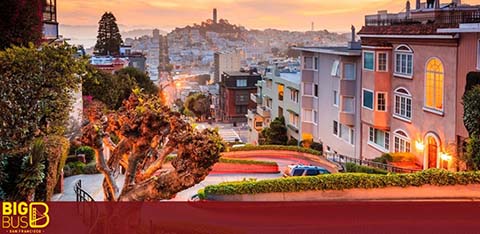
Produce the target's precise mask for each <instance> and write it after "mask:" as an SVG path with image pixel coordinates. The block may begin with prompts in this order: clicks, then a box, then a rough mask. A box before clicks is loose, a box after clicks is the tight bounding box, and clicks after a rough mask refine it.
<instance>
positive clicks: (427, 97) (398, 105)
mask: <svg viewBox="0 0 480 234" xmlns="http://www.w3.org/2000/svg"><path fill="white" fill-rule="evenodd" d="M405 9H406V12H401V13H398V14H389V13H387V12H386V11H379V12H378V14H376V15H367V16H366V17H365V26H364V27H363V28H362V29H361V30H360V32H359V35H360V37H361V41H362V61H363V63H362V91H361V92H362V93H361V121H362V127H361V139H362V144H361V158H365V159H372V158H375V157H378V156H380V155H381V154H382V153H385V152H408V153H410V154H412V155H414V156H415V157H416V159H417V162H416V164H417V165H418V167H419V168H422V169H427V168H447V169H449V170H457V169H459V167H460V166H461V164H460V161H459V160H458V159H459V157H460V155H461V153H462V152H463V149H462V145H463V144H464V139H465V138H468V133H467V132H466V130H465V127H464V126H463V122H462V118H463V106H462V104H461V97H462V95H463V93H464V87H465V83H466V75H467V74H468V72H470V71H477V70H478V69H479V68H478V67H479V66H478V64H477V61H478V58H479V56H478V51H479V34H478V32H479V30H478V25H477V24H473V25H474V26H473V27H472V25H471V24H469V23H480V14H478V12H479V10H480V8H479V7H478V6H469V5H462V4H460V1H452V2H449V3H446V4H442V3H441V2H440V1H439V0H435V1H432V0H428V1H427V2H425V3H422V2H421V1H420V0H417V1H416V4H415V9H411V8H410V2H408V1H407V4H406V8H405ZM469 28H470V29H469ZM472 28H476V29H472ZM359 97H360V95H359Z"/></svg>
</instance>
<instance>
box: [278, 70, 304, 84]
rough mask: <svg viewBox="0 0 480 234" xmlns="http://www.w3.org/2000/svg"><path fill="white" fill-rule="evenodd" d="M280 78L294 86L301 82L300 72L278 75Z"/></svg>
mask: <svg viewBox="0 0 480 234" xmlns="http://www.w3.org/2000/svg"><path fill="white" fill-rule="evenodd" d="M280 77H281V78H283V79H285V80H288V81H290V82H292V83H295V84H300V82H301V77H300V72H295V73H280Z"/></svg>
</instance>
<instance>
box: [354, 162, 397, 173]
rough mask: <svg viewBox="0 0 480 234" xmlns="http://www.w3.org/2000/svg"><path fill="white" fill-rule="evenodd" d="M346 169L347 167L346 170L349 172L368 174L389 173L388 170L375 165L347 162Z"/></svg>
mask: <svg viewBox="0 0 480 234" xmlns="http://www.w3.org/2000/svg"><path fill="white" fill-rule="evenodd" d="M345 169H346V172H348V173H351V172H358V173H367V174H383V175H386V174H388V171H385V170H382V169H378V168H374V167H367V166H361V165H357V164H355V163H346V164H345Z"/></svg>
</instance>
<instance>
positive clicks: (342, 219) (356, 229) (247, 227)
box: [2, 202, 480, 234]
mask: <svg viewBox="0 0 480 234" xmlns="http://www.w3.org/2000/svg"><path fill="white" fill-rule="evenodd" d="M47 205H48V210H47V211H46V210H45V209H44V208H43V207H41V206H40V208H39V209H37V210H35V209H36V208H32V209H30V210H26V209H28V208H25V206H22V205H20V209H17V214H16V215H17V216H14V215H12V214H13V208H12V206H9V205H7V207H6V208H7V209H5V204H2V227H3V228H2V233H69V234H70V233H71V234H75V233H95V234H97V233H98V234H102V233H105V234H107V233H199V234H200V233H208V234H211V233H479V232H480V221H479V218H478V214H479V211H480V203H477V202H341V203H340V202H281V203H280V202H255V203H253V202H244V203H241V202H235V203H234V202H144V203H102V202H97V203H70V202H69V203H48V204H47ZM9 207H10V208H9ZM16 207H17V208H18V207H19V206H18V204H17V205H16ZM24 208H25V209H24ZM22 209H23V211H28V212H31V213H35V216H36V219H37V220H36V221H37V224H36V225H43V224H45V222H46V221H47V219H45V216H48V219H49V220H48V223H47V226H46V227H44V228H31V227H28V228H20V227H17V228H12V227H15V226H16V223H15V222H16V221H15V220H17V219H15V218H14V217H17V218H20V219H18V220H22V219H21V215H20V216H18V215H19V213H25V212H18V211H21V210H22ZM5 211H7V213H5ZM9 211H10V213H8V212H9ZM7 220H8V222H9V223H8V224H7ZM25 220H27V218H25ZM20 223H22V222H20ZM7 225H8V226H7ZM25 225H27V224H25Z"/></svg>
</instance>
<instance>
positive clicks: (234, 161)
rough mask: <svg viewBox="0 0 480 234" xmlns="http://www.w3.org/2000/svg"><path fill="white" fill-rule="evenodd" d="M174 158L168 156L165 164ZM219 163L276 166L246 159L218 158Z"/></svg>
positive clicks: (275, 164) (271, 163)
mask: <svg viewBox="0 0 480 234" xmlns="http://www.w3.org/2000/svg"><path fill="white" fill-rule="evenodd" d="M175 157H176V156H175V155H168V156H167V157H166V158H165V162H170V161H172V160H173V159H174V158H175ZM218 162H220V163H231V164H248V165H267V166H277V165H278V164H277V163H276V162H271V161H258V160H246V159H233V158H220V159H219V160H218Z"/></svg>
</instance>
